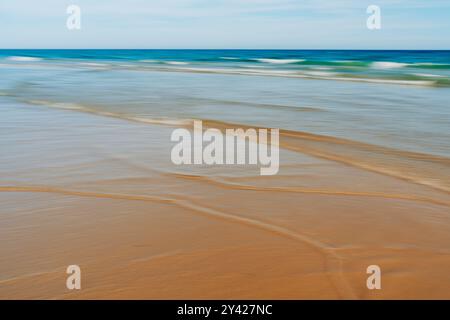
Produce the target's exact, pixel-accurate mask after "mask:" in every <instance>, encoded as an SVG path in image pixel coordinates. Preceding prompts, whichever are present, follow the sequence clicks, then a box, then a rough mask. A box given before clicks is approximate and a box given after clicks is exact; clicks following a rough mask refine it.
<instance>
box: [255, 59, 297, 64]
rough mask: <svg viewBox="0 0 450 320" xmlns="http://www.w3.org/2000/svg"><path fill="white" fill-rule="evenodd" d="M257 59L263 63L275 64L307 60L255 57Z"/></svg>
mask: <svg viewBox="0 0 450 320" xmlns="http://www.w3.org/2000/svg"><path fill="white" fill-rule="evenodd" d="M255 60H256V61H259V62H263V63H273V64H289V63H296V62H302V61H305V59H255Z"/></svg>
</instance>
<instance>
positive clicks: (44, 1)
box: [0, 0, 450, 49]
mask: <svg viewBox="0 0 450 320" xmlns="http://www.w3.org/2000/svg"><path fill="white" fill-rule="evenodd" d="M69 5H78V6H79V7H80V9H81V29H80V30H69V29H68V28H67V27H66V20H67V18H68V17H69V14H67V13H66V10H67V7H68V6H69ZM369 5H378V6H379V7H380V9H381V29H379V30H369V29H368V28H367V27H366V20H367V18H368V17H369V14H368V13H367V12H366V9H367V7H368V6H369ZM0 48H63V49H65V48H148V49H152V48H155V49H158V48H168V49H174V48H191V49H198V48H204V49H220V48H224V49H239V48H241V49H271V48H273V49H450V1H449V0H0Z"/></svg>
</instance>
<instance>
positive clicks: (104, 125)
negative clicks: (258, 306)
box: [0, 97, 450, 299]
mask: <svg viewBox="0 0 450 320" xmlns="http://www.w3.org/2000/svg"><path fill="white" fill-rule="evenodd" d="M0 99H3V100H4V101H3V103H2V111H1V113H2V116H1V117H0V131H1V134H0V146H1V150H2V152H1V157H0V177H1V178H0V203H1V208H0V217H1V223H0V244H1V245H0V297H1V298H2V299H59V298H62V299H85V298H87V299H231V298H233V299H247V298H251V299H317V298H319V299H322V298H323V299H380V298H387V299H398V298H405V299H418V298H425V299H433V298H436V299H450V286H448V284H449V283H450V275H449V273H448V270H449V268H450V254H449V252H448V248H450V216H449V205H450V197H449V193H448V186H449V184H448V183H449V181H448V180H446V176H445V174H444V172H445V170H448V164H449V163H448V159H446V158H439V157H435V158H433V157H432V158H431V159H423V157H422V158H421V157H419V156H418V154H417V153H409V154H408V156H409V158H408V157H407V159H408V161H411V162H415V163H419V164H417V166H419V168H423V171H417V172H415V174H414V172H413V173H411V172H410V171H407V170H406V171H405V170H402V168H403V167H402V165H400V164H398V163H397V162H396V157H399V156H403V154H401V155H399V154H398V153H395V152H394V153H389V152H387V151H386V150H388V149H383V150H381V152H380V150H377V149H376V148H375V151H374V149H370V148H368V147H367V148H366V149H365V151H364V148H362V149H361V148H359V149H358V150H363V151H359V153H358V152H356V151H354V150H356V149H355V148H354V147H353V146H352V145H348V143H345V142H344V140H339V141H340V143H338V142H336V141H334V140H327V139H324V138H323V137H322V138H320V137H319V136H317V135H316V136H314V135H310V136H308V137H307V138H305V137H303V138H299V137H296V136H292V133H291V134H290V133H289V132H288V131H285V132H284V134H283V133H282V134H281V136H280V144H281V146H282V148H281V151H280V152H281V153H280V160H281V162H280V172H279V174H278V175H275V176H267V177H263V176H260V175H259V171H258V168H256V167H251V166H250V167H249V166H240V167H239V166H231V167H227V166H222V167H221V166H212V167H209V166H197V167H192V166H178V167H177V166H174V165H173V163H171V161H170V157H169V155H170V148H171V144H170V133H171V132H172V130H173V128H174V127H173V126H170V125H157V124H149V123H139V122H136V121H130V120H129V119H120V118H116V117H107V116H101V115H95V114H94V115H93V114H89V113H85V112H78V111H73V110H58V109H55V108H49V107H46V106H37V105H31V104H21V103H19V102H11V100H7V97H0ZM208 125H209V126H214V127H219V128H220V125H221V124H220V123H218V122H210V123H208ZM297 135H299V134H298V133H297ZM368 149H370V150H369V151H368ZM364 152H372V153H375V152H377V154H378V155H380V154H381V155H382V154H384V155H385V157H381V158H380V157H372V158H371V159H373V160H371V162H361V161H358V159H359V157H363V156H364V154H363V153H364ZM338 155H340V156H341V158H338ZM344 156H345V157H344ZM365 158H367V157H365ZM404 163H405V162H402V164H404ZM380 164H384V165H380ZM376 168H384V169H383V170H384V171H383V170H381V169H376ZM403 169H404V168H403ZM439 172H440V173H441V179H439ZM447 172H448V171H447ZM426 177H428V180H427V179H426ZM72 264H76V265H79V266H80V268H81V270H82V279H83V280H82V290H75V291H69V290H67V288H66V287H65V280H66V277H67V275H66V273H65V271H66V268H67V266H68V265H72ZM372 264H376V265H379V266H381V267H382V276H383V278H382V288H383V289H382V290H373V291H372V290H368V289H367V287H366V279H367V277H368V275H367V273H366V268H367V266H369V265H372Z"/></svg>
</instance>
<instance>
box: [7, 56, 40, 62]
mask: <svg viewBox="0 0 450 320" xmlns="http://www.w3.org/2000/svg"><path fill="white" fill-rule="evenodd" d="M6 59H7V60H11V61H40V60H42V59H41V58H36V57H23V56H11V57H8V58H6Z"/></svg>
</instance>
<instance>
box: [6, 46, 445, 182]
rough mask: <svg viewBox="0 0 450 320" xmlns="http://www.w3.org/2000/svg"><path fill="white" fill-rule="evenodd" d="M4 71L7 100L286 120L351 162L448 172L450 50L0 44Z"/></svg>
mask: <svg viewBox="0 0 450 320" xmlns="http://www.w3.org/2000/svg"><path fill="white" fill-rule="evenodd" d="M0 75H1V76H0V95H1V100H0V104H7V103H8V101H15V102H20V103H23V104H27V105H36V106H41V107H53V108H60V109H66V110H69V111H77V112H84V113H89V114H92V115H95V116H107V117H116V118H122V119H125V120H129V121H135V122H142V123H154V124H163V125H169V126H183V125H186V124H189V123H190V122H191V121H192V120H193V119H200V120H205V121H218V122H223V123H229V124H233V125H239V124H241V125H249V126H257V127H268V128H280V129H284V130H289V131H292V132H297V133H307V134H312V135H319V136H324V137H333V138H334V139H337V140H336V142H335V143H334V146H337V145H345V146H349V145H351V146H352V147H351V149H352V151H349V150H347V149H346V150H345V151H343V150H341V151H339V152H332V154H331V155H330V154H329V153H330V150H331V149H330V148H329V147H328V146H327V147H326V149H327V151H326V152H325V151H323V150H322V149H321V151H320V152H322V153H324V152H325V153H326V155H328V156H329V157H334V158H336V156H337V155H336V154H339V159H340V160H342V161H344V162H346V161H347V162H349V161H351V162H352V163H354V162H355V161H357V162H358V164H359V165H361V166H363V167H370V168H372V169H373V168H378V169H379V168H380V167H383V169H382V170H383V172H389V173H392V172H396V173H399V172H401V174H400V175H401V176H405V175H406V176H407V177H408V178H411V177H412V176H414V177H415V178H414V179H416V178H417V175H418V174H419V175H421V173H418V172H422V173H424V172H426V174H425V173H424V174H425V176H426V177H420V179H419V180H423V179H425V180H426V181H427V183H428V184H433V185H441V186H442V185H445V186H446V185H447V183H448V180H450V178H449V170H448V164H449V157H450V108H449V101H450V51H363V50H362V51H359V50H358V51H353V50H0ZM367 146H370V148H369V149H370V154H368V152H367V150H365V151H364V156H362V155H361V154H362V149H364V148H368V147H367ZM349 154H353V155H356V154H357V155H358V157H357V158H358V159H357V160H355V157H353V158H352V159H351V160H349V159H348V158H347V157H348V155H349ZM386 155H390V156H392V157H393V158H389V157H387V158H386ZM369 158H371V159H372V160H371V161H369V164H368V163H367V159H369ZM380 158H383V159H385V161H382V163H380V161H379V159H380ZM394 158H395V159H394ZM374 161H375V162H374ZM417 161H420V163H421V165H420V166H416V165H417ZM429 161H432V164H431V165H430V164H429V163H428V162H429ZM413 162H414V163H413ZM435 162H437V163H438V164H439V165H438V167H436V166H435ZM393 164H395V168H392V167H390V166H393ZM386 167H389V168H388V169H386ZM430 167H431V168H433V170H432V171H434V173H433V174H431V176H430V175H429V172H428V171H429V168H430ZM378 169H377V170H378ZM436 169H437V171H436ZM405 172H407V173H406V174H405ZM438 180H440V181H441V182H436V181H438ZM442 181H444V182H442ZM445 188H447V187H445Z"/></svg>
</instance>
